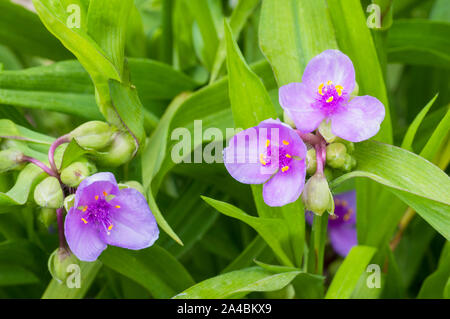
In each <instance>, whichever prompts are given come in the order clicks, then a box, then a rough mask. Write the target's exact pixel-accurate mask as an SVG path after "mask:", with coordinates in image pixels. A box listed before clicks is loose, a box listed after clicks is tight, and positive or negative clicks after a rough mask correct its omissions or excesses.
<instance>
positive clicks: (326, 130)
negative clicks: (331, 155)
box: [319, 120, 337, 143]
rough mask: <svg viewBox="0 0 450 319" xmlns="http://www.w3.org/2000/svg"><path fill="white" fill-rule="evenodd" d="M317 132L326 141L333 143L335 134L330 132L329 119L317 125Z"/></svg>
mask: <svg viewBox="0 0 450 319" xmlns="http://www.w3.org/2000/svg"><path fill="white" fill-rule="evenodd" d="M319 133H320V135H322V137H323V138H324V140H325V141H327V143H333V142H334V141H335V140H336V138H337V136H336V135H334V134H333V133H332V132H331V121H328V122H327V121H326V120H325V121H323V122H322V123H320V125H319Z"/></svg>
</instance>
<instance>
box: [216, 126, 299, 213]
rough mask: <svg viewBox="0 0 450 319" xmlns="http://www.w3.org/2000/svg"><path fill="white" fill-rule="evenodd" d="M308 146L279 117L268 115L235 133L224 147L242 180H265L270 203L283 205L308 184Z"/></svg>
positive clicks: (227, 163) (233, 173) (232, 171)
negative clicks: (306, 160) (306, 162)
mask: <svg viewBox="0 0 450 319" xmlns="http://www.w3.org/2000/svg"><path fill="white" fill-rule="evenodd" d="M305 157H306V146H305V144H304V143H303V141H302V139H301V138H300V137H299V136H298V134H297V133H296V132H295V131H294V130H293V129H292V128H291V127H290V126H288V125H286V124H284V123H282V122H280V121H279V120H273V119H268V120H265V121H263V122H261V123H260V124H259V125H258V126H256V127H251V128H249V129H246V130H244V131H242V132H240V133H238V134H236V135H235V136H234V137H233V138H232V139H231V140H230V143H229V146H228V147H227V148H225V150H224V162H225V167H226V168H227V170H228V172H229V173H230V175H231V176H232V177H233V178H235V179H236V180H238V181H239V182H241V183H245V184H264V186H263V198H264V202H265V203H266V204H267V205H269V206H283V205H286V204H288V203H291V202H294V201H296V200H297V199H298V197H299V196H300V194H301V192H302V190H303V186H304V184H305V175H306V164H305Z"/></svg>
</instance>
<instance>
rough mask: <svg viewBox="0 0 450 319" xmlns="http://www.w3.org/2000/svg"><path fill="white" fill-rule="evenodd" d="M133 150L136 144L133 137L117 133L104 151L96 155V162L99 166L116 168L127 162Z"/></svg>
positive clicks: (124, 133)
mask: <svg viewBox="0 0 450 319" xmlns="http://www.w3.org/2000/svg"><path fill="white" fill-rule="evenodd" d="M135 150H136V143H135V141H134V139H133V137H132V136H131V135H130V134H128V133H126V132H119V133H117V134H116V135H115V136H114V139H113V142H112V144H111V145H110V146H109V147H108V148H107V149H106V151H105V152H99V153H98V156H97V160H98V162H99V163H100V164H101V165H104V166H111V167H117V166H120V165H122V164H125V163H127V162H129V161H130V160H131V158H132V157H133V155H134V152H135Z"/></svg>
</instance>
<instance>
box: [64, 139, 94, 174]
mask: <svg viewBox="0 0 450 319" xmlns="http://www.w3.org/2000/svg"><path fill="white" fill-rule="evenodd" d="M86 153H88V151H86V150H85V149H83V148H81V146H80V145H78V143H77V141H76V140H75V139H72V140H71V141H70V143H69V144H68V145H67V147H66V149H65V150H64V154H63V157H62V162H61V170H62V169H63V168H66V167H67V166H69V165H70V164H72V163H73V162H74V161H75V160H77V159H78V158H79V157H80V156H83V155H84V154H86Z"/></svg>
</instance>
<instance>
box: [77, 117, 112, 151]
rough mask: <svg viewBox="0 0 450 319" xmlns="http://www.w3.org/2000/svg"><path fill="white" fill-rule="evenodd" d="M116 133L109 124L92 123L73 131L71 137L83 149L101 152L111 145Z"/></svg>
mask: <svg viewBox="0 0 450 319" xmlns="http://www.w3.org/2000/svg"><path fill="white" fill-rule="evenodd" d="M114 131H115V129H114V127H112V126H110V125H109V124H108V123H105V122H101V121H91V122H86V123H84V124H82V125H81V126H79V127H78V128H76V129H75V130H73V131H72V132H71V133H70V136H71V137H72V138H74V139H75V140H76V141H77V143H78V145H80V146H81V147H83V148H88V149H95V150H100V149H102V148H105V147H107V146H108V145H109V144H111V139H112V136H113V133H114Z"/></svg>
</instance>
